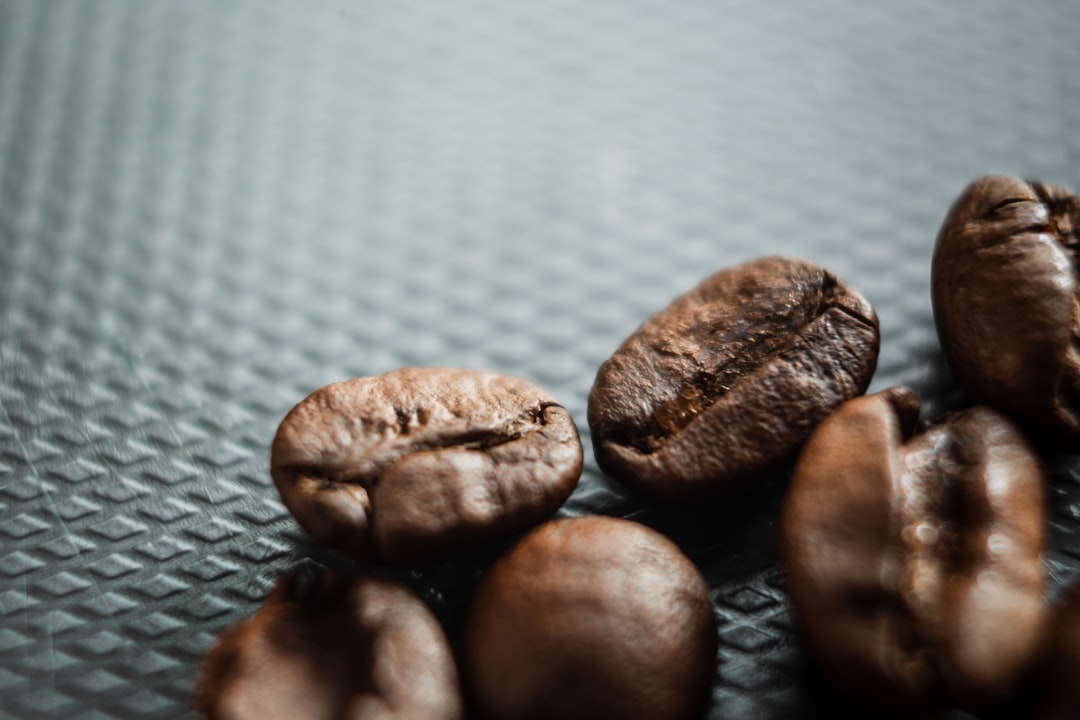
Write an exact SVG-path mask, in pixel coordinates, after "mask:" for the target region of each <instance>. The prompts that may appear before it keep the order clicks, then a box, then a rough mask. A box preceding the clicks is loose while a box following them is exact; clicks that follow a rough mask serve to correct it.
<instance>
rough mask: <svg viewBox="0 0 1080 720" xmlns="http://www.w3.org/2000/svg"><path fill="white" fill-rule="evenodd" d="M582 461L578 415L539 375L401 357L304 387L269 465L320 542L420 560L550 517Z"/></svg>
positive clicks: (372, 557)
mask: <svg viewBox="0 0 1080 720" xmlns="http://www.w3.org/2000/svg"><path fill="white" fill-rule="evenodd" d="M581 463H582V450H581V441H580V440H579V438H578V433H577V428H576V427H575V426H574V421H573V420H572V419H571V417H570V415H569V413H567V412H566V410H564V409H563V408H562V407H560V406H559V405H558V404H557V403H556V402H555V400H554V399H553V398H552V397H551V396H550V395H548V394H547V393H546V392H544V391H543V390H541V389H540V388H538V387H536V386H535V385H533V384H531V383H528V382H525V381H524V380H518V379H516V378H510V377H506V376H503V375H497V374H494V373H488V372H479V371H471V370H455V369H448V368H404V369H401V370H395V371H393V372H390V373H386V374H385V375H380V376H378V377H367V378H360V379H356V380H349V381H346V382H342V383H337V384H334V385H328V386H326V387H324V388H321V389H319V390H316V391H315V392H314V393H312V394H311V395H310V396H308V397H307V398H306V399H305V400H303V401H302V402H301V403H300V404H299V405H297V406H296V407H295V408H293V409H292V411H290V412H289V414H288V415H287V416H286V417H285V419H284V420H283V421H282V423H281V426H280V427H279V428H278V432H277V436H276V437H275V438H274V444H273V449H272V451H271V460H270V472H271V475H272V476H273V478H274V483H275V484H276V485H277V488H278V491H279V493H280V494H281V498H282V500H283V501H284V503H285V506H286V507H287V508H288V509H289V511H290V512H292V514H293V516H295V517H296V519H297V521H298V522H299V523H300V525H301V526H302V527H303V528H304V529H305V530H306V531H307V532H308V533H309V534H310V535H311V536H312V538H314V539H315V540H316V541H317V542H319V543H322V544H325V545H329V546H331V547H334V548H337V549H339V550H341V551H343V552H345V553H346V554H348V555H350V556H352V557H353V558H356V559H358V560H361V561H375V562H383V563H389V564H398V565H418V564H428V563H432V562H436V561H439V560H443V559H446V558H448V557H451V556H453V555H455V554H458V553H461V552H465V551H467V550H470V549H473V548H475V547H476V546H478V545H479V544H481V543H483V542H486V541H492V540H498V539H502V538H506V537H508V536H510V535H512V534H514V533H517V532H521V531H523V530H526V529H528V528H530V527H532V526H533V525H536V524H537V523H540V522H542V521H544V520H546V519H547V518H549V517H550V516H551V515H552V514H554V513H555V511H556V510H557V509H558V508H559V506H561V505H562V503H563V501H565V500H566V498H567V497H568V496H569V495H570V493H571V491H572V490H573V489H574V487H575V485H576V484H577V480H578V477H579V476H580V474H581Z"/></svg>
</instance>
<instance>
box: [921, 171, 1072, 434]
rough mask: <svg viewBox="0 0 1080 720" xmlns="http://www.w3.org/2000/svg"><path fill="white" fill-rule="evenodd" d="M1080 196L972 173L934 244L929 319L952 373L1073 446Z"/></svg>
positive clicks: (980, 396) (985, 398) (982, 397)
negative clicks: (974, 176)
mask: <svg viewBox="0 0 1080 720" xmlns="http://www.w3.org/2000/svg"><path fill="white" fill-rule="evenodd" d="M1078 232H1080V199H1078V198H1077V197H1076V196H1074V195H1072V194H1071V193H1069V192H1067V191H1065V190H1061V189H1058V188H1053V187H1049V186H1046V185H1043V184H1041V183H1037V182H1025V181H1023V180H1017V179H1016V178H1011V177H1003V176H989V177H984V178H981V179H979V180H976V181H975V182H974V183H972V184H971V185H970V186H968V188H967V189H966V190H965V191H964V193H963V194H962V195H961V196H960V197H959V198H958V199H957V200H956V203H955V204H954V205H953V207H952V209H951V210H950V211H949V214H948V216H947V217H946V219H945V222H944V224H943V225H942V227H941V231H940V232H939V234H938V238H937V245H936V247H935V249H934V258H933V265H932V278H933V283H932V284H933V302H934V319H935V321H936V323H937V330H938V336H939V337H940V339H941V345H942V348H943V349H944V351H945V355H946V357H947V358H948V361H949V365H950V366H951V367H952V370H953V373H954V374H955V376H956V379H957V381H958V382H959V383H960V384H961V385H962V386H963V388H964V390H965V391H966V392H967V393H968V394H969V395H970V396H971V397H972V398H974V399H975V400H976V401H978V402H980V403H985V404H987V405H992V406H994V407H997V408H999V409H1001V410H1003V411H1004V412H1006V413H1009V414H1010V415H1012V416H1013V417H1015V418H1016V419H1017V421H1018V422H1021V423H1022V424H1024V425H1027V426H1028V427H1029V428H1031V429H1033V430H1035V431H1036V433H1035V436H1036V437H1037V438H1038V439H1039V441H1040V442H1048V443H1051V444H1054V445H1058V446H1067V447H1072V448H1076V447H1080V303H1078V301H1077V300H1078V293H1080V282H1078V280H1077V271H1078V270H1077V258H1076V250H1077V239H1078Z"/></svg>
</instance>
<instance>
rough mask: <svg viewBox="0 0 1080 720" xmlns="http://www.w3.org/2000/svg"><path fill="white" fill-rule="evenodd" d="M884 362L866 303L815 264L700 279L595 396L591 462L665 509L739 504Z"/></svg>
mask: <svg viewBox="0 0 1080 720" xmlns="http://www.w3.org/2000/svg"><path fill="white" fill-rule="evenodd" d="M877 355H878V321H877V316H876V315H875V314H874V311H873V309H872V308H871V307H870V304H869V303H868V302H867V301H866V300H865V299H864V298H863V297H862V296H861V295H859V294H858V293H857V292H855V291H854V290H852V289H851V288H849V287H847V286H846V285H844V284H843V283H841V282H840V281H839V280H838V279H837V278H836V277H835V276H834V275H833V274H832V273H830V272H828V271H827V270H825V269H824V268H821V267H819V266H817V265H814V264H813V263H809V262H805V261H803V260H794V259H791V258H780V257H769V258H762V259H760V260H755V261H754V262H750V263H746V264H744V265H739V266H737V267H733V268H729V269H727V270H724V271H721V272H719V273H716V274H715V275H713V276H711V277H709V278H707V279H705V280H704V281H703V282H702V283H701V284H700V285H698V286H697V287H696V288H694V289H693V290H691V291H690V292H689V293H687V294H686V295H683V296H682V297H680V298H678V299H677V300H675V301H674V302H673V303H672V304H671V305H669V306H668V307H667V308H665V309H664V310H662V311H660V312H659V313H657V314H656V315H654V316H653V317H652V318H650V319H649V320H648V321H646V322H645V323H644V324H643V325H642V326H641V327H640V328H638V329H637V330H636V331H635V332H634V333H633V334H632V335H631V336H630V337H629V338H628V339H627V340H626V341H625V342H623V344H622V345H621V346H620V347H619V349H618V350H616V351H615V354H614V355H612V356H611V358H609V359H608V360H607V362H605V363H604V364H603V366H602V367H601V368H600V371H599V372H598V373H597V375H596V381H595V383H594V384H593V388H592V392H591V394H590V395H589V427H590V428H591V430H592V440H593V448H594V450H595V453H596V460H597V462H598V463H599V464H600V467H601V468H602V469H603V470H604V472H606V473H607V474H608V475H610V476H612V477H613V478H615V479H616V480H619V481H620V482H623V483H625V484H627V485H629V486H631V487H634V488H637V489H639V490H641V491H642V492H644V493H646V494H647V495H649V496H651V497H654V498H657V499H661V500H687V499H695V498H700V497H703V496H716V495H722V494H724V493H730V492H731V491H732V490H736V489H738V488H739V487H740V486H741V485H742V484H743V483H745V482H747V481H750V480H751V479H752V478H754V477H755V476H759V475H761V474H762V473H763V472H764V471H766V470H769V469H771V468H774V467H776V466H777V465H779V464H780V463H782V462H784V461H790V460H792V459H794V455H795V454H796V452H797V451H798V449H799V447H800V446H801V445H802V443H803V441H804V440H805V439H806V437H807V435H809V433H810V431H811V430H812V429H813V428H814V426H815V425H817V424H818V423H819V422H821V420H823V419H824V418H825V416H826V415H828V414H829V412H831V411H832V410H833V409H834V408H835V407H837V406H838V405H839V404H840V403H842V402H843V401H845V400H847V399H849V398H851V397H854V396H856V395H859V394H861V393H863V392H864V391H865V390H866V387H867V385H868V384H869V382H870V378H871V376H872V375H873V374H874V368H875V367H876V365H877Z"/></svg>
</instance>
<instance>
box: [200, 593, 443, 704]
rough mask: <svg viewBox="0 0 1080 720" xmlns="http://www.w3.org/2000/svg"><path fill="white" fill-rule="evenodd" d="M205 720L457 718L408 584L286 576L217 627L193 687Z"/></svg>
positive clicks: (429, 623)
mask: <svg viewBox="0 0 1080 720" xmlns="http://www.w3.org/2000/svg"><path fill="white" fill-rule="evenodd" d="M196 695H197V699H198V705H199V709H200V710H201V711H202V713H203V714H204V716H206V717H207V718H210V719H211V720H217V719H221V720H248V719H250V720H275V719H276V718H283V719H284V718H288V719H289V720H294V719H295V718H310V719H311V720H337V719H338V718H357V719H359V718H376V717H377V718H385V719H386V720H393V719H395V718H400V720H460V719H461V718H462V717H464V711H463V702H462V698H461V690H460V687H459V684H458V675H457V668H456V667H455V665H454V658H453V655H452V654H451V652H450V647H449V645H448V644H447V641H446V636H445V635H444V634H443V631H442V628H441V626H440V625H439V623H438V621H437V620H436V619H435V617H434V615H432V614H431V611H430V610H429V609H428V607H427V606H426V605H425V604H424V603H423V602H422V601H421V600H420V599H419V598H417V597H416V596H415V595H413V593H412V592H411V591H410V590H408V589H407V588H405V587H403V586H400V585H397V584H396V583H391V582H389V581H386V580H379V579H375V578H361V579H349V578H346V577H343V576H340V575H334V574H326V575H323V576H321V577H315V578H303V577H297V576H291V577H288V578H286V579H285V580H283V581H282V582H281V583H279V584H278V586H277V587H276V588H275V589H274V591H273V593H271V595H270V597H269V598H268V599H267V601H266V604H265V606H264V607H263V608H262V609H261V610H260V611H259V612H258V613H257V614H256V615H255V616H254V617H252V618H251V619H249V620H246V621H244V622H243V623H241V624H239V625H237V626H236V627H234V628H232V629H230V630H228V631H226V632H225V633H224V634H223V635H222V636H221V638H220V639H219V640H218V642H217V645H216V646H215V647H214V648H213V650H212V651H211V652H210V654H209V655H208V656H207V659H206V662H205V664H204V666H203V671H202V676H201V678H200V681H199V684H198V688H197V691H196Z"/></svg>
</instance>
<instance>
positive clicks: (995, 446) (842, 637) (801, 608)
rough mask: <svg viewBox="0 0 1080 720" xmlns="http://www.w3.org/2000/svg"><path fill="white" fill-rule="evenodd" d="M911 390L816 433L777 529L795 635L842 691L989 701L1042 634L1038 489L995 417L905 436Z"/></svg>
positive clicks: (901, 705) (901, 701)
mask: <svg viewBox="0 0 1080 720" xmlns="http://www.w3.org/2000/svg"><path fill="white" fill-rule="evenodd" d="M918 411H919V401H918V398H917V397H916V396H915V395H914V393H912V392H911V391H910V390H907V389H906V388H892V389H890V390H887V391H885V392H883V393H879V394H876V395H872V396H868V397H861V398H856V399H854V400H851V401H849V402H847V403H845V404H844V405H843V406H841V407H840V408H839V409H838V410H837V411H836V412H835V413H833V414H832V415H830V416H829V417H828V418H827V419H826V420H825V421H824V422H823V423H822V424H821V425H820V427H818V429H817V430H815V431H814V433H813V434H812V435H811V436H810V439H809V440H808V441H807V443H806V447H805V448H804V449H803V452H802V455H801V457H800V458H799V462H798V465H797V466H796V469H795V475H794V478H793V480H792V483H791V488H790V491H789V495H788V498H787V501H786V506H785V509H784V518H783V530H782V532H783V557H784V563H785V566H786V568H787V573H788V590H789V592H790V594H791V599H792V604H793V607H794V610H795V615H796V618H797V620H798V624H799V627H800V628H801V631H802V637H803V638H804V639H805V641H806V645H807V647H808V649H809V650H810V652H811V653H812V654H813V656H814V657H816V658H817V659H818V660H819V661H820V662H821V663H822V665H823V666H824V668H825V669H826V670H827V671H828V672H829V673H830V674H831V675H832V676H833V677H834V679H835V680H836V682H837V684H839V685H840V686H842V687H845V688H847V689H848V690H850V691H852V692H855V693H857V694H859V695H861V696H862V697H863V698H864V699H866V700H867V701H868V702H871V703H874V704H877V705H879V706H882V707H884V708H887V709H891V710H901V709H929V708H939V707H944V706H950V705H964V704H968V703H972V702H977V701H978V702H983V701H987V700H989V699H991V698H993V697H995V696H996V695H998V694H1000V693H1002V692H1005V691H1007V690H1008V689H1009V688H1010V687H1011V686H1013V685H1014V684H1015V683H1016V682H1017V680H1018V679H1019V678H1020V676H1021V674H1022V673H1023V671H1024V670H1025V669H1026V668H1027V667H1028V666H1029V664H1030V663H1031V661H1032V659H1033V658H1034V656H1035V654H1036V651H1037V648H1038V645H1039V640H1040V637H1041V633H1042V628H1043V624H1044V622H1045V619H1046V618H1045V616H1046V614H1045V611H1044V606H1043V592H1044V588H1045V582H1046V581H1045V577H1044V573H1043V569H1042V562H1041V553H1042V551H1043V549H1044V545H1045V533H1046V530H1045V525H1046V518H1045V510H1044V507H1043V502H1044V498H1043V478H1042V473H1041V469H1040V466H1039V462H1038V459H1037V458H1036V456H1035V455H1034V454H1033V452H1032V451H1031V449H1030V448H1029V447H1028V445H1027V443H1026V441H1025V440H1024V438H1023V436H1022V435H1021V434H1020V432H1019V431H1018V430H1017V429H1016V428H1015V426H1013V424H1012V423H1010V422H1009V421H1008V420H1007V419H1006V418H1005V417H1004V416H1002V415H1000V414H999V413H997V412H995V411H993V410H990V409H989V408H983V407H979V408H974V409H971V410H968V411H966V412H962V413H958V414H954V415H950V416H947V417H946V418H945V419H944V420H943V421H942V422H940V423H939V424H937V425H933V426H931V427H930V428H929V429H927V430H926V431H925V432H923V433H921V434H918V435H915V436H913V437H912V436H910V433H911V430H912V427H913V425H914V423H915V421H916V419H917V417H918Z"/></svg>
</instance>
